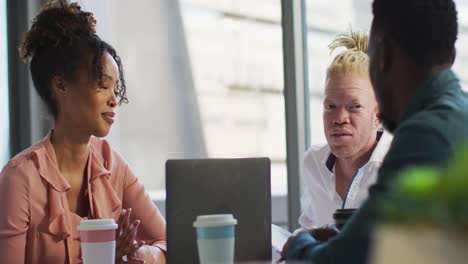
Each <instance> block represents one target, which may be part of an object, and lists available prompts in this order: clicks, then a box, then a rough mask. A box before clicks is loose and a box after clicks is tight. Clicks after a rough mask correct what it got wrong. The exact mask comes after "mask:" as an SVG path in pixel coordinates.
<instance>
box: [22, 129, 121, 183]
mask: <svg viewBox="0 0 468 264" xmlns="http://www.w3.org/2000/svg"><path fill="white" fill-rule="evenodd" d="M52 133H53V130H51V131H49V133H48V134H47V136H45V137H44V138H43V139H42V140H41V142H40V143H39V144H41V145H42V146H43V147H42V148H41V147H40V148H37V149H36V150H34V151H33V152H32V153H31V157H32V159H33V160H34V161H35V164H36V167H37V169H38V171H39V174H40V175H41V177H42V178H44V179H45V180H46V181H47V182H49V183H50V185H51V186H52V187H53V188H54V189H55V190H57V191H59V192H66V191H67V190H68V189H70V188H71V186H70V184H69V183H68V182H67V180H66V179H65V178H64V177H63V176H62V174H61V173H60V170H59V168H58V163H57V156H56V154H55V150H54V147H53V146H52V142H51V141H50V139H51V136H52ZM91 140H94V138H91ZM90 145H91V146H90V150H89V157H88V168H87V169H88V182H92V181H94V180H95V179H96V178H98V177H100V176H104V175H105V176H107V177H108V176H110V171H109V169H110V168H111V166H112V164H111V159H110V158H109V159H107V160H105V159H103V158H102V157H100V155H97V153H95V152H96V151H97V150H95V149H94V147H93V146H92V144H90ZM107 152H108V151H107ZM106 154H108V153H106Z"/></svg>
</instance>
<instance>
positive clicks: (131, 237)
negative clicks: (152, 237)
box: [115, 208, 145, 264]
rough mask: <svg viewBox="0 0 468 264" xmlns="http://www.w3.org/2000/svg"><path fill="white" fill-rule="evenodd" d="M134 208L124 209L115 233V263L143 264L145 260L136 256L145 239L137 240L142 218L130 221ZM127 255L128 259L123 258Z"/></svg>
mask: <svg viewBox="0 0 468 264" xmlns="http://www.w3.org/2000/svg"><path fill="white" fill-rule="evenodd" d="M131 214H132V209H131V208H130V209H127V210H125V209H123V210H122V213H121V214H120V217H119V221H118V223H117V224H118V226H119V227H118V228H117V232H116V234H115V236H116V237H115V239H116V248H115V263H117V264H124V263H125V264H142V263H145V261H144V260H143V259H141V258H138V257H137V256H136V252H137V251H138V249H139V248H140V247H141V246H143V245H144V244H145V241H143V240H138V241H137V240H136V235H137V231H138V226H139V225H140V220H134V221H133V222H131V223H130V216H131ZM123 256H127V261H124V260H123V258H122V257H123Z"/></svg>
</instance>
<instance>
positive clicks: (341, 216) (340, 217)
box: [333, 209, 356, 230]
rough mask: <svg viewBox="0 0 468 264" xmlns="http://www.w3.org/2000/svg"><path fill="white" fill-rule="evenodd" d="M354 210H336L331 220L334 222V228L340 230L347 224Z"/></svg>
mask: <svg viewBox="0 0 468 264" xmlns="http://www.w3.org/2000/svg"><path fill="white" fill-rule="evenodd" d="M355 211H356V209H337V210H336V211H335V213H333V220H335V225H336V228H338V229H339V230H341V228H343V226H344V225H345V224H346V222H348V219H350V218H351V216H353V214H354V212H355Z"/></svg>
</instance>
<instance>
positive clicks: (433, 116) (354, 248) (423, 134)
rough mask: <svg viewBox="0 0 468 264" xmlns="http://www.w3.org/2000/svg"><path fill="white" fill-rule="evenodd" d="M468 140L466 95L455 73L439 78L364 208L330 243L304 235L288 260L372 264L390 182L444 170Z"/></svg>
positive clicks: (421, 98) (423, 95)
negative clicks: (413, 171) (429, 169)
mask: <svg viewBox="0 0 468 264" xmlns="http://www.w3.org/2000/svg"><path fill="white" fill-rule="evenodd" d="M467 139H468V96H467V94H466V93H464V92H463V91H462V90H461V86H460V81H459V80H458V78H457V77H456V76H455V74H454V73H453V72H452V71H451V70H445V71H442V72H439V73H437V74H434V75H433V76H431V78H429V79H428V80H426V81H425V82H423V84H422V85H421V86H420V87H418V89H417V90H416V94H415V95H414V97H413V98H412V100H411V102H410V105H409V107H408V110H407V112H406V113H405V115H404V116H403V118H402V120H401V121H400V124H399V125H398V128H397V129H396V130H395V132H394V138H393V142H392V144H391V146H390V149H389V151H388V153H387V156H386V157H385V159H384V161H383V163H382V166H381V168H380V170H379V175H378V179H377V182H376V184H375V185H373V186H372V187H371V188H370V189H369V197H368V199H367V200H366V202H365V203H364V204H363V205H362V207H361V209H360V210H359V211H357V213H356V214H355V215H354V216H353V217H352V219H351V220H350V222H349V223H348V224H347V225H346V226H345V228H344V229H343V230H342V232H341V233H340V234H339V235H338V236H336V237H335V238H333V239H331V240H329V241H328V242H318V241H316V240H315V239H314V238H313V237H312V236H310V235H309V234H307V233H302V234H300V235H299V236H297V237H296V238H295V239H293V240H292V241H291V242H290V244H289V247H288V250H287V252H286V258H287V259H288V260H310V261H312V263H314V264H325V263H349V264H353V263H355V264H363V263H367V260H368V253H369V247H370V245H371V244H370V242H371V239H372V233H373V230H374V226H375V224H376V223H377V222H378V221H379V215H378V211H377V209H378V200H379V199H381V198H382V197H383V195H384V194H385V193H386V192H387V191H388V189H389V184H390V183H391V180H392V179H394V178H395V177H396V176H397V175H398V174H399V173H400V172H401V171H402V170H403V169H405V168H408V167H412V166H419V165H430V166H443V165H444V164H445V163H446V162H447V161H448V160H450V159H451V158H452V156H453V154H454V149H455V148H456V147H457V146H459V145H460V144H463V143H466V142H467V141H468V140H467Z"/></svg>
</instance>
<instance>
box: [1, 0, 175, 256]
mask: <svg viewBox="0 0 468 264" xmlns="http://www.w3.org/2000/svg"><path fill="white" fill-rule="evenodd" d="M95 25H96V20H95V18H94V16H93V14H92V13H89V12H85V11H83V10H81V7H80V6H79V5H78V4H76V3H73V4H68V3H67V2H66V1H65V0H56V1H50V2H48V3H47V4H45V5H44V7H43V8H42V10H41V11H40V13H39V14H38V15H37V17H36V18H35V19H34V21H33V23H32V26H31V29H30V30H29V31H28V32H27V33H26V34H25V37H24V40H23V42H22V43H21V44H20V47H19V51H20V55H21V56H22V58H23V59H30V71H31V76H32V80H33V83H34V86H35V88H36V90H37V92H38V94H39V96H40V97H41V98H42V100H43V101H44V102H45V103H46V105H47V107H48V109H49V110H50V113H51V114H52V116H53V118H54V126H53V129H52V130H51V131H50V132H49V134H48V135H47V136H46V137H45V138H44V139H43V140H42V141H40V142H39V143H37V144H35V145H33V146H31V147H30V148H28V149H26V150H24V151H23V152H21V153H19V154H18V155H16V156H15V157H14V158H12V159H11V160H10V161H9V162H8V164H7V165H6V166H5V167H4V168H3V170H2V172H1V174H0V208H1V209H2V212H1V213H0V256H1V258H2V260H1V262H2V263H80V262H81V253H80V235H79V233H78V231H77V226H78V225H79V222H80V221H81V220H82V219H100V218H112V219H115V220H116V221H117V223H118V225H119V228H118V230H117V235H116V236H117V237H116V242H117V243H116V244H117V247H116V260H117V262H123V261H124V260H125V261H127V263H144V262H146V263H165V251H166V223H165V220H164V218H163V217H162V216H161V214H160V212H159V210H158V209H157V208H156V207H155V206H154V204H153V203H152V201H151V199H150V197H149V196H148V194H146V193H145V190H144V187H143V185H142V184H141V183H140V182H139V181H138V179H137V178H136V177H135V175H134V174H133V172H132V171H131V170H130V168H129V166H128V164H127V163H126V162H125V160H124V159H123V158H122V157H121V156H120V155H119V154H118V153H117V152H115V151H114V150H113V149H112V148H111V146H110V145H109V143H108V142H107V141H106V140H104V139H102V138H103V137H105V136H106V135H107V134H108V133H109V131H110V129H111V126H112V124H113V122H114V117H115V113H114V109H115V107H116V106H117V105H120V104H121V103H127V97H126V85H125V78H124V74H123V69H122V63H121V60H120V58H119V56H118V55H117V53H116V51H115V50H114V48H112V47H111V46H110V45H109V44H108V43H106V42H105V41H103V40H101V38H100V37H99V36H98V35H96V31H95Z"/></svg>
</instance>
